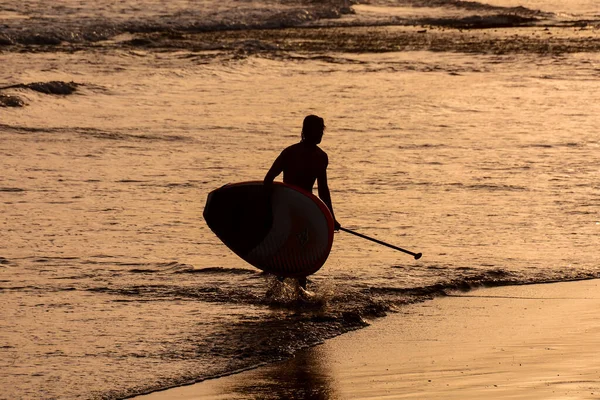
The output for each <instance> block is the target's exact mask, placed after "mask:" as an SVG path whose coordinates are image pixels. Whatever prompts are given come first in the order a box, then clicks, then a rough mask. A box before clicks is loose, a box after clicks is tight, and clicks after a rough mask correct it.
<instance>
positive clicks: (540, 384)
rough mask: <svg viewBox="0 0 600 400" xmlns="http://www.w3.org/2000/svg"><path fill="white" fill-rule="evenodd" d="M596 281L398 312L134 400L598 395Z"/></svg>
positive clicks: (599, 305) (478, 295)
mask: <svg viewBox="0 0 600 400" xmlns="http://www.w3.org/2000/svg"><path fill="white" fill-rule="evenodd" d="M598 289H600V280H598V279H592V280H583V281H571V282H558V283H547V284H533V285H519V286H501V287H494V288H485V289H477V290H473V291H471V292H468V293H456V294H452V295H450V296H446V297H439V298H435V299H433V300H431V301H427V302H424V303H418V304H413V305H409V306H406V307H403V308H402V309H401V310H400V312H398V313H396V314H391V315H389V316H387V317H386V318H383V319H378V320H376V321H374V322H373V323H372V325H371V326H369V327H366V328H364V329H360V330H357V331H353V332H349V333H346V334H344V335H341V336H338V337H335V338H333V339H330V340H328V341H326V342H325V343H324V344H322V345H319V346H316V347H312V348H308V349H305V350H302V351H300V352H298V353H297V354H296V355H295V356H294V357H293V358H291V359H289V360H287V361H282V362H278V363H275V364H269V365H266V366H261V367H258V368H254V369H250V370H246V371H243V372H240V373H236V374H233V375H227V376H223V377H219V378H215V379H209V380H205V381H202V382H199V383H196V384H193V385H189V386H181V387H177V388H172V389H167V390H163V391H159V392H154V393H151V394H147V395H142V396H137V397H134V398H135V399H138V400H173V399H178V400H192V399H252V398H265V399H269V398H273V399H275V398H290V399H305V398H318V399H331V400H333V399H350V398H357V399H358V398H361V399H366V398H373V399H378V398H394V399H395V398H402V399H412V398H414V399H418V398H429V399H430V398H440V399H442V398H443V399H448V398H457V399H458V398H460V399H465V398H468V399H479V398H481V397H482V396H486V397H491V398H498V399H500V398H508V397H511V398H522V399H539V398H545V399H547V398H561V399H563V398H576V399H581V398H595V399H597V398H600V367H598V365H597V363H596V359H597V355H599V354H600V292H599V291H598Z"/></svg>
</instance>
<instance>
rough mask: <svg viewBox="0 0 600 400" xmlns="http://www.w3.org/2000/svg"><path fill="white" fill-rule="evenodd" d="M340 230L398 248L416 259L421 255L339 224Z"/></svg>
mask: <svg viewBox="0 0 600 400" xmlns="http://www.w3.org/2000/svg"><path fill="white" fill-rule="evenodd" d="M340 230H341V231H344V232H348V233H351V234H353V235H356V236H358V237H361V238H363V239H367V240H370V241H372V242H375V243H378V244H381V245H383V246H387V247H390V248H392V249H394V250H398V251H401V252H403V253H406V254H410V255H411V256H413V257H414V258H415V260H418V259H419V258H421V256H422V255H423V254H422V253H413V252H412V251H408V250H404V249H402V248H400V247H397V246H394V245H391V244H389V243H386V242H382V241H381V240H377V239H374V238H372V237H369V236H367V235H363V234H362V233H358V232H354V231H351V230H350V229H346V228H342V227H341V226H340Z"/></svg>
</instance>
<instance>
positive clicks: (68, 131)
mask: <svg viewBox="0 0 600 400" xmlns="http://www.w3.org/2000/svg"><path fill="white" fill-rule="evenodd" d="M0 129H2V131H3V132H9V133H10V132H12V133H15V134H20V135H26V134H30V133H34V134H47V135H53V134H63V135H79V136H81V137H87V138H93V139H100V140H115V141H138V142H139V141H144V142H191V141H193V140H194V139H193V138H191V137H189V136H183V135H150V134H139V133H126V132H122V131H120V132H114V131H107V130H103V129H97V128H89V127H53V128H51V127H44V128H37V127H29V126H14V125H8V124H2V123H0ZM132 130H136V129H132ZM41 138H42V137H40V139H41Z"/></svg>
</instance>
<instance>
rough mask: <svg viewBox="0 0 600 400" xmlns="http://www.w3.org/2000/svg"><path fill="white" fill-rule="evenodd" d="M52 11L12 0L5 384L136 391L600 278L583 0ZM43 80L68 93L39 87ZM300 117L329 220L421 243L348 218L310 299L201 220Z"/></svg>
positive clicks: (598, 61) (0, 251)
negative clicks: (431, 303) (315, 137)
mask: <svg viewBox="0 0 600 400" xmlns="http://www.w3.org/2000/svg"><path fill="white" fill-rule="evenodd" d="M47 3H48V2H37V1H18V2H17V1H9V2H4V3H3V4H2V6H0V20H1V21H0V22H1V25H0V26H1V27H2V28H0V43H2V45H0V64H1V65H2V68H1V69H0V82H1V84H0V86H2V87H4V89H1V90H0V104H15V102H16V104H19V103H22V104H23V106H22V107H0V154H1V157H0V165H1V168H2V171H3V173H2V176H1V177H0V215H1V216H2V217H0V227H1V228H2V234H1V236H0V238H1V240H0V296H1V301H2V303H3V307H2V310H1V311H0V316H1V318H0V352H1V353H2V354H1V357H0V362H1V368H0V382H1V383H2V387H3V388H4V390H3V393H2V394H0V398H6V399H15V398H28V399H31V398H40V399H41V398H44V399H49V398H61V399H71V398H105V399H115V398H124V397H127V396H132V395H135V394H139V393H144V392H148V391H151V390H154V389H158V388H164V387H170V386H175V385H179V384H182V383H186V382H192V381H198V380H202V379H206V378H209V377H214V376H219V375H222V374H227V373H231V372H233V371H237V370H241V369H245V368H250V367H253V366H256V365H260V364H264V363H269V362H272V361H274V360H278V359H282V358H286V357H289V356H290V355H291V354H293V353H294V352H295V351H296V350H297V349H299V348H302V347H305V346H310V345H314V344H316V343H320V342H322V341H323V340H326V339H327V338H330V337H332V336H335V335H338V334H341V333H344V332H346V331H348V330H352V329H357V328H360V327H362V326H364V325H365V324H366V323H368V321H370V320H372V319H375V318H379V317H383V316H385V314H386V313H389V312H393V311H395V310H397V309H399V308H400V307H402V305H403V304H406V303H408V302H414V301H425V300H426V299H428V298H430V297H431V296H435V295H440V294H443V293H444V292H446V291H449V290H467V289H468V288H471V287H475V286H479V285H504V284H525V283H532V282H548V281H564V280H571V279H585V278H592V277H600V256H599V255H598V252H597V248H598V245H599V244H600V241H599V239H598V237H599V234H600V216H599V215H598V206H599V205H600V185H599V183H598V182H600V179H599V178H600V167H599V165H600V139H598V135H597V123H596V121H597V115H598V113H599V112H600V106H598V104H600V83H599V82H600V80H599V79H598V77H599V76H600V55H599V53H598V49H599V47H600V40H599V39H600V35H599V31H598V29H597V27H598V26H599V20H600V16H599V15H600V11H598V9H597V7H596V6H595V5H594V4H592V2H591V1H586V0H581V1H570V2H564V1H563V2H558V1H553V0H547V1H544V0H539V1H536V2H527V3H526V4H525V2H518V1H514V0H494V1H491V0H490V1H485V2H481V3H468V4H467V3H457V2H452V1H427V0H424V1H407V2H401V1H392V0H387V1H371V2H370V3H369V4H345V2H343V1H342V2H339V3H336V2H327V3H326V4H324V3H322V2H321V3H313V2H302V1H253V2H242V3H240V2H235V1H219V2H216V1H215V2H213V1H204V2H201V3H202V4H200V5H198V4H197V2H191V1H190V2H187V1H176V2H169V3H168V4H166V3H163V2H158V1H149V0H146V1H142V0H138V1H131V0H129V1H125V2H120V3H115V2H112V1H96V2H94V3H93V5H87V4H83V3H81V2H79V1H60V2H52V5H48V4H47ZM518 6H522V7H518ZM507 7H509V8H507ZM352 11H353V12H352ZM280 26H285V27H289V29H283V30H282V29H272V28H277V27H280ZM474 26H475V27H477V28H486V29H468V28H472V27H474ZM256 28H268V29H256ZM53 81H57V82H59V83H58V84H55V87H59V88H62V89H65V88H68V87H74V88H75V92H74V93H73V94H70V95H53V94H45V93H42V92H39V91H35V90H32V89H30V88H29V87H27V86H25V85H27V84H30V83H33V82H43V83H44V82H45V83H48V82H53ZM70 82H73V84H72V85H70V86H69V85H68V84H69V83H70ZM15 85H16V86H15ZM9 86H11V87H9ZM6 87H9V88H6ZM310 113H316V114H318V115H320V116H322V117H324V118H325V122H326V125H327V130H326V133H325V137H324V140H323V144H322V147H323V148H324V149H325V150H326V151H327V152H328V154H329V157H330V166H329V181H330V188H331V190H332V197H333V203H334V208H335V210H336V217H337V219H338V220H339V221H340V223H341V224H342V225H343V226H346V227H348V228H351V229H356V230H357V231H359V232H362V233H365V234H367V235H370V236H374V237H377V238H379V239H382V240H385V241H388V242H391V243H393V244H396V245H398V246H401V247H404V248H407V249H409V250H412V251H415V252H417V251H418V252H423V254H424V256H423V258H422V259H420V260H419V261H415V260H413V259H412V258H411V257H410V256H407V255H404V254H402V253H398V252H394V251H393V250H390V249H387V248H384V247H381V246H377V245H375V244H373V243H370V242H367V241H364V240H361V239H359V238H356V237H354V236H350V235H348V234H345V233H338V234H336V240H335V243H334V247H333V250H332V253H331V255H330V257H329V260H328V262H327V263H326V265H325V266H324V267H323V268H322V270H320V271H319V272H318V273H317V274H315V275H313V276H312V277H311V281H310V282H309V287H310V288H311V290H314V291H315V293H316V298H315V299H314V300H312V301H308V302H306V301H302V300H299V299H298V298H297V297H296V294H295V291H294V287H293V285H292V283H291V282H286V284H285V286H282V285H280V284H279V283H277V282H276V281H274V280H273V279H272V278H271V277H268V276H264V275H262V274H260V273H259V271H257V270H255V269H254V268H252V267H250V266H248V265H246V264H245V263H244V262H242V261H241V260H240V259H238V258H237V257H236V256H234V255H233V254H231V253H230V252H229V251H228V250H227V249H226V248H225V247H224V246H223V245H222V244H221V243H220V242H219V241H218V239H217V238H216V237H215V236H214V235H213V234H212V233H211V232H210V230H209V229H208V228H207V227H206V225H205V224H204V221H203V219H202V210H203V206H204V202H205V199H206V195H207V193H208V192H209V191H210V190H212V189H214V188H216V187H218V186H220V185H222V184H225V183H228V182H236V181H243V180H255V179H262V177H263V176H264V174H265V173H266V171H267V169H268V168H269V166H270V164H271V162H272V161H273V159H274V158H275V157H276V156H277V154H278V153H279V151H280V150H281V149H282V148H283V147H285V146H287V145H289V144H292V143H294V142H295V141H297V140H298V139H299V135H300V127H301V122H302V119H303V117H304V116H305V115H307V114H310ZM272 292H275V295H272V294H268V293H272Z"/></svg>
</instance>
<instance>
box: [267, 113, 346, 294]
mask: <svg viewBox="0 0 600 400" xmlns="http://www.w3.org/2000/svg"><path fill="white" fill-rule="evenodd" d="M324 131H325V122H324V121H323V118H321V117H318V116H316V115H309V116H307V117H306V118H304V123H303V124H302V140H301V141H300V142H299V143H296V144H293V145H291V146H289V147H287V148H285V149H284V150H283V151H282V152H281V154H280V155H279V157H277V159H276V160H275V162H274V163H273V165H272V166H271V169H269V172H267V175H266V176H265V179H264V183H265V185H271V184H272V183H273V180H274V179H275V178H276V177H277V176H278V175H279V174H280V173H282V172H283V182H284V183H286V184H288V185H292V186H296V187H299V188H300V189H303V190H305V191H307V192H310V193H312V189H313V186H314V184H315V181H316V182H317V186H318V193H319V198H320V199H321V200H323V203H325V204H326V205H327V207H328V208H329V211H331V216H332V217H333V220H334V226H335V230H339V229H340V224H339V223H338V222H337V221H336V219H335V214H334V213H333V206H332V205H331V194H330V193H329V186H328V185H327V165H328V164H329V158H328V157H327V153H325V152H324V151H323V150H321V149H320V148H319V146H318V144H319V143H321V139H323V132H324ZM298 282H299V283H300V286H302V287H303V288H306V277H304V278H300V279H298Z"/></svg>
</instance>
